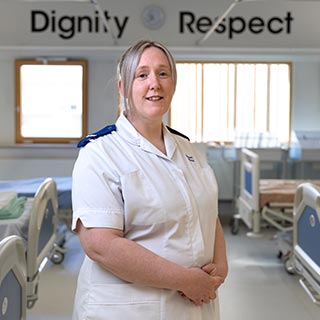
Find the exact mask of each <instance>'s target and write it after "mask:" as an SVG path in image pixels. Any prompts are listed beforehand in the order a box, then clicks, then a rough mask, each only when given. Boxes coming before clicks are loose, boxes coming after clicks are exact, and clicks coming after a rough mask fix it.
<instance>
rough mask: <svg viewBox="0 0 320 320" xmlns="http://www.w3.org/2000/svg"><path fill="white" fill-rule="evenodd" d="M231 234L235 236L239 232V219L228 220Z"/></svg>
mask: <svg viewBox="0 0 320 320" xmlns="http://www.w3.org/2000/svg"><path fill="white" fill-rule="evenodd" d="M230 227H231V228H230V230H231V234H233V235H236V234H238V232H239V219H237V218H235V217H233V218H231V220H230Z"/></svg>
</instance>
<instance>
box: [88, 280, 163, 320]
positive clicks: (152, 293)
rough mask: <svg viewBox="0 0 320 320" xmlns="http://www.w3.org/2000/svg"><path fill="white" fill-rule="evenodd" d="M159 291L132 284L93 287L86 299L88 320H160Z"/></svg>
mask: <svg viewBox="0 0 320 320" xmlns="http://www.w3.org/2000/svg"><path fill="white" fill-rule="evenodd" d="M160 297H161V290H159V289H155V288H149V287H143V286H137V285H133V284H111V285H110V284H108V285H94V286H92V287H91V289H90V293H89V298H88V310H87V311H88V312H87V317H86V319H88V320H109V319H110V320H115V319H117V320H122V319H123V320H128V319H130V320H141V319H154V320H158V319H159V320H160Z"/></svg>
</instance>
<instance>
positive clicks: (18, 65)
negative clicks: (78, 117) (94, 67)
mask: <svg viewBox="0 0 320 320" xmlns="http://www.w3.org/2000/svg"><path fill="white" fill-rule="evenodd" d="M23 65H80V66H82V70H83V73H82V75H83V77H82V93H83V94H82V126H81V128H82V136H81V137H76V138H73V137H24V136H22V134H21V125H22V120H21V116H22V110H21V100H22V99H21V72H20V70H21V67H22V66H23ZM87 89H88V62H87V60H85V59H76V60H73V59H72V60H71V59H70V60H69V59H66V60H50V59H16V60H15V126H16V130H15V140H16V143H18V144H20V143H44V144H51V143H52V144H54V143H56V144H59V143H60V144H66V143H77V142H78V141H79V140H80V139H81V138H83V137H85V136H86V134H87Z"/></svg>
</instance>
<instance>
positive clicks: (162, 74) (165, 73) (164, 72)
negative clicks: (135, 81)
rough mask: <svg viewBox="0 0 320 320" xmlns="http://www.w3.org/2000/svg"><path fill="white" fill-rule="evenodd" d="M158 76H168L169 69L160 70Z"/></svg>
mask: <svg viewBox="0 0 320 320" xmlns="http://www.w3.org/2000/svg"><path fill="white" fill-rule="evenodd" d="M159 76H160V78H168V77H169V76H170V72H169V71H160V72H159Z"/></svg>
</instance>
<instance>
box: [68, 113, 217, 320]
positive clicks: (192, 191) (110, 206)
mask: <svg viewBox="0 0 320 320" xmlns="http://www.w3.org/2000/svg"><path fill="white" fill-rule="evenodd" d="M163 129H164V141H165V147H166V151H167V155H164V154H162V153H161V152H160V151H159V150H158V149H156V148H155V147H154V146H153V145H152V144H151V143H149V142H148V141H147V140H146V139H144V138H143V137H142V136H141V135H140V134H139V133H138V132H137V131H136V130H135V128H134V127H133V126H132V125H131V124H130V122H129V121H128V120H127V119H126V118H125V116H124V115H121V116H120V117H119V119H118V120H117V122H116V130H115V131H113V132H111V133H109V134H107V135H104V136H101V137H99V138H97V139H96V140H94V141H92V142H90V143H89V144H87V145H86V146H85V147H84V148H82V149H81V150H80V152H79V156H78V159H77V161H76V163H75V166H74V171H73V187H72V202H73V228H75V226H76V221H77V220H78V219H81V221H82V223H83V224H84V226H85V227H110V228H116V229H121V230H123V231H124V236H125V237H126V238H127V239H130V240H132V241H135V242H137V243H139V244H140V245H142V246H144V247H145V248H147V249H149V250H151V251H153V252H154V253H156V254H157V255H159V256H162V257H163V258H166V259H168V260H170V261H173V262H175V263H178V264H180V265H183V266H186V267H201V266H203V265H205V264H207V263H209V262H211V261H212V258H213V250H214V239H215V228H216V218H217V214H218V205H217V196H218V190H217V183H216V180H215V177H214V174H213V172H212V170H211V168H210V167H209V165H208V164H207V161H206V159H205V157H204V156H203V155H201V154H200V153H198V152H197V150H196V149H195V148H194V147H193V146H192V144H190V142H189V141H188V140H187V139H185V138H183V137H181V136H179V135H176V134H172V133H171V132H170V131H169V130H168V129H167V128H166V127H164V128H163ZM85 319H86V320H89V319H90V320H91V319H92V320H109V319H111V320H122V319H123V320H141V319H146V320H149V319H150V320H177V319H183V320H217V319H219V306H218V299H215V300H211V302H210V303H209V304H204V305H202V306H195V305H194V304H192V303H191V302H190V301H188V300H185V299H183V298H181V297H180V295H179V294H178V293H177V292H176V291H173V290H168V289H158V288H151V287H145V286H139V285H135V284H131V283H128V282H125V281H122V280H121V279H119V278H117V277H116V276H114V275H113V274H111V273H109V272H107V271H106V270H104V269H103V268H101V267H100V266H99V265H98V264H97V263H95V262H94V261H92V260H90V259H89V258H88V257H87V256H86V257H85V259H84V262H83V265H82V267H81V270H80V273H79V277H78V285H77V291H76V296H75V303H74V313H73V320H85Z"/></svg>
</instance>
